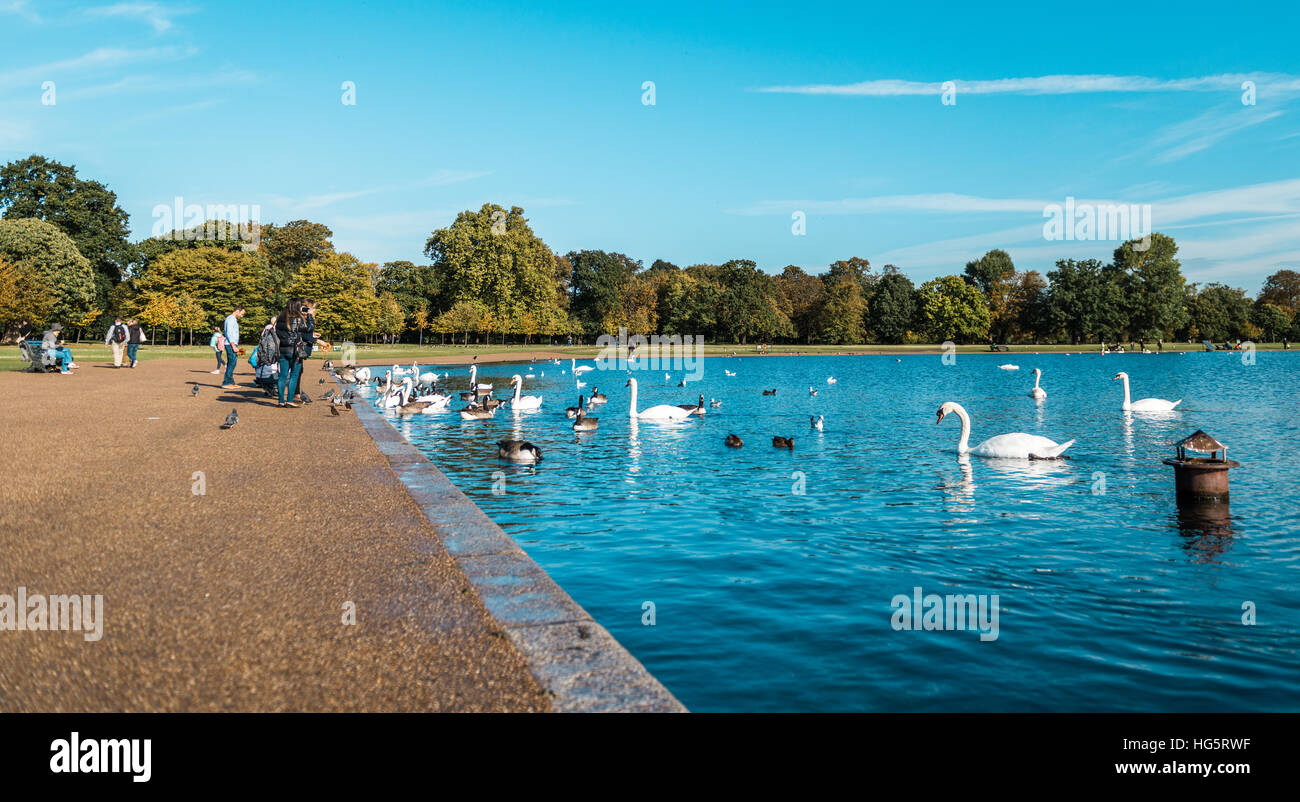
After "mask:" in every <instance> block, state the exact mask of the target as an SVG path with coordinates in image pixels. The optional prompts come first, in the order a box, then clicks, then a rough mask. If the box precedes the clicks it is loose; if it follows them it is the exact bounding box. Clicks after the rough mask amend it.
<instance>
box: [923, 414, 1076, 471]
mask: <svg viewBox="0 0 1300 802" xmlns="http://www.w3.org/2000/svg"><path fill="white" fill-rule="evenodd" d="M950 412H951V413H954V414H956V415H957V417H959V418H961V439H960V440H958V441H957V453H958V454H974V455H975V456H977V457H1001V458H1003V459H1057V458H1059V457H1060V456H1061V455H1062V454H1064V453H1065V449H1067V448H1069V447H1070V446H1072V445H1074V441H1073V440H1069V441H1067V442H1065V443H1057V442H1056V441H1054V440H1049V439H1047V438H1046V437H1041V436H1039V435H1036V434H1025V433H1024V432H1013V433H1011V434H999V435H997V436H996V437H990V438H989V439H987V440H985V441H984V442H982V443H980V444H979V445H977V446H975V447H974V448H971V447H970V444H969V441H970V415H968V414H966V410H965V409H963V408H962V405H961V404H958V403H957V402H955V401H945V402H943V405H942V406H940V407H939V418H938V420H936V421H935V423H936V424H938V423H941V422H942V421H943V418H944V416H945V415H947V414H948V413H950Z"/></svg>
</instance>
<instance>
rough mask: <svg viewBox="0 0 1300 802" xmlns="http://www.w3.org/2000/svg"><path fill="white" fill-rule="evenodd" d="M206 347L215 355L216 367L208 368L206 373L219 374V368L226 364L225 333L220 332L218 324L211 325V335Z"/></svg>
mask: <svg viewBox="0 0 1300 802" xmlns="http://www.w3.org/2000/svg"><path fill="white" fill-rule="evenodd" d="M208 347H210V348H211V349H212V350H213V351H214V352H215V353H216V355H217V369H216V370H210V371H208V373H211V374H212V375H213V376H218V375H220V374H221V369H222V368H224V367H225V366H226V353H225V352H226V335H224V334H222V333H221V327H220V326H213V327H212V336H211V337H210V338H208Z"/></svg>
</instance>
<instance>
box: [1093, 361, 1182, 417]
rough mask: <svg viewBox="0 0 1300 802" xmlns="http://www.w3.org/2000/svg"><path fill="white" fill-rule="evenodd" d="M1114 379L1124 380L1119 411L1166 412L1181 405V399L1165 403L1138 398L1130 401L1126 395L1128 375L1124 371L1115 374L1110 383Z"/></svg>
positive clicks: (1154, 399)
mask: <svg viewBox="0 0 1300 802" xmlns="http://www.w3.org/2000/svg"><path fill="white" fill-rule="evenodd" d="M1116 379H1123V380H1124V403H1123V405H1121V406H1120V409H1122V410H1125V411H1126V412H1127V411H1132V412H1168V411H1169V410H1171V409H1173V408H1174V407H1176V406H1178V405H1179V404H1181V403H1183V399H1181V398H1180V399H1178V400H1177V401H1166V400H1164V399H1163V398H1139V399H1138V400H1136V401H1130V400H1129V394H1128V374H1127V373H1125V372H1124V371H1120V372H1119V373H1116V374H1115V378H1114V379H1111V381H1115V380H1116Z"/></svg>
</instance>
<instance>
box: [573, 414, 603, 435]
mask: <svg viewBox="0 0 1300 802" xmlns="http://www.w3.org/2000/svg"><path fill="white" fill-rule="evenodd" d="M599 425H600V419H599V418H588V417H587V413H586V412H585V411H584V410H581V409H580V410H578V419H577V420H575V421H574V422H573V431H575V432H594V431H596V427H597V426H599Z"/></svg>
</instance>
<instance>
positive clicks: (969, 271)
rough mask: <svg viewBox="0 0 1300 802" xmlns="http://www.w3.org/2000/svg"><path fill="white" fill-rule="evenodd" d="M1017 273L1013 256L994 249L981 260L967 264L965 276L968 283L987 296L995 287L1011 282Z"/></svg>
mask: <svg viewBox="0 0 1300 802" xmlns="http://www.w3.org/2000/svg"><path fill="white" fill-rule="evenodd" d="M1015 272H1016V266H1015V264H1014V263H1012V261H1011V255H1010V254H1009V253H1007V252H1006V251H1004V250H1001V249H1000V248H994V249H993V250H991V251H989V252H988V253H986V254H984V255H983V256H981V257H980V258H979V259H976V260H974V261H970V262H967V263H966V271H965V274H964V275H965V278H966V280H967V281H969V282H970V283H971V284H974V285H975V286H976V287H979V289H980V292H982V293H984V294H985V295H986V296H987V295H989V294H990V292H991V291H992V289H993V287H994V286H995V285H997V284H1000V283H1002V282H1006V281H1009V280H1010V279H1011V277H1012V276H1013V275H1015Z"/></svg>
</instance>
